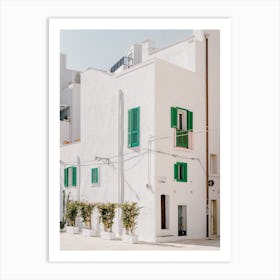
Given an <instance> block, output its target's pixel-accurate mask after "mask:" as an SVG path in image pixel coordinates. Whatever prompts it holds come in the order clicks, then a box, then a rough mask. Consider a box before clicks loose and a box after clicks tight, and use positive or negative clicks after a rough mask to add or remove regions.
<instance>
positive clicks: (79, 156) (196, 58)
mask: <svg viewBox="0 0 280 280" xmlns="http://www.w3.org/2000/svg"><path fill="white" fill-rule="evenodd" d="M206 35H207V36H206ZM206 41H207V42H206ZM219 44H220V43H219V31H214V30H213V31H196V32H193V35H192V36H191V37H190V38H188V39H186V40H183V41H181V42H177V43H175V44H173V45H171V46H168V47H166V48H163V49H156V48H154V47H153V45H152V42H151V41H150V40H146V41H144V42H143V43H141V44H134V45H133V46H132V47H131V49H130V51H129V53H128V54H127V56H125V57H123V58H121V59H120V60H119V61H118V62H117V63H116V64H115V65H113V66H112V68H111V69H110V71H100V70H97V69H88V70H86V71H85V72H83V73H81V78H80V142H71V143H66V144H63V145H62V146H61V190H63V189H64V190H66V192H67V193H70V198H71V199H73V200H81V201H82V200H85V201H90V202H117V203H121V202H124V201H135V202H137V203H138V204H139V206H140V207H141V210H140V215H139V218H138V220H137V228H136V234H137V235H138V236H139V239H140V240H145V241H152V242H164V241H170V240H180V239H185V238H190V239H193V238H205V237H207V236H208V237H210V236H218V235H219V234H220V231H219V228H220V226H219V216H220V200H219V192H220V186H219V176H220V174H219V170H220V168H219V158H220V143H219V122H220V117H219V98H220V89H219V83H220V81H219V79H220V76H219V71H220V70H219V59H220V56H219V51H220V50H219V48H220V46H219ZM206 59H207V62H206ZM206 66H207V67H206ZM206 93H207V95H208V102H207V99H206ZM207 105H208V106H207ZM206 116H208V118H207V117H206ZM207 124H208V129H207ZM206 147H207V149H206ZM207 154H208V155H207ZM207 159H208V160H207ZM207 167H208V168H207ZM207 170H208V172H206V171H207ZM209 180H210V181H211V182H210V183H209ZM209 185H211V186H209ZM207 208H208V210H207ZM115 220H116V222H115V224H114V227H113V231H115V232H116V233H118V234H119V235H121V234H122V227H121V224H120V215H119V213H117V215H116V218H115Z"/></svg>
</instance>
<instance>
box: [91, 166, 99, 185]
mask: <svg viewBox="0 0 280 280" xmlns="http://www.w3.org/2000/svg"><path fill="white" fill-rule="evenodd" d="M91 183H92V184H97V183H98V168H92V169H91Z"/></svg>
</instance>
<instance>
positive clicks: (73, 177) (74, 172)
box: [72, 166, 77, 187]
mask: <svg viewBox="0 0 280 280" xmlns="http://www.w3.org/2000/svg"><path fill="white" fill-rule="evenodd" d="M72 185H73V186H75V187H76V186H77V167H74V166H73V167H72Z"/></svg>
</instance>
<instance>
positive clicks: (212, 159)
mask: <svg viewBox="0 0 280 280" xmlns="http://www.w3.org/2000/svg"><path fill="white" fill-rule="evenodd" d="M210 172H211V174H217V173H218V170H217V155H215V154H210Z"/></svg>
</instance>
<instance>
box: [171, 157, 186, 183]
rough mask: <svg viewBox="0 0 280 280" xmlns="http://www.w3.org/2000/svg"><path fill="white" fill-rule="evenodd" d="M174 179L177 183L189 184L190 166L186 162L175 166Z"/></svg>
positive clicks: (177, 163)
mask: <svg viewBox="0 0 280 280" xmlns="http://www.w3.org/2000/svg"><path fill="white" fill-rule="evenodd" d="M174 179H175V180H176V181H177V182H188V164H187V163H186V162H176V163H175V164H174Z"/></svg>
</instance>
